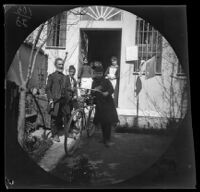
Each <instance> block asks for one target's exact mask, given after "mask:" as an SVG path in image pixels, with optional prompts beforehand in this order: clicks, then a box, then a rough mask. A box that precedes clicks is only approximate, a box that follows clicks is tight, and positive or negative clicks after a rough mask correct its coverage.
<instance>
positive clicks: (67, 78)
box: [66, 75, 77, 96]
mask: <svg viewBox="0 0 200 192" xmlns="http://www.w3.org/2000/svg"><path fill="white" fill-rule="evenodd" d="M73 80H74V87H75V90H74V91H72V89H71V83H70V77H69V75H67V76H66V82H67V85H69V87H68V88H67V91H68V92H69V93H70V94H71V96H74V95H77V81H76V79H75V78H73Z"/></svg>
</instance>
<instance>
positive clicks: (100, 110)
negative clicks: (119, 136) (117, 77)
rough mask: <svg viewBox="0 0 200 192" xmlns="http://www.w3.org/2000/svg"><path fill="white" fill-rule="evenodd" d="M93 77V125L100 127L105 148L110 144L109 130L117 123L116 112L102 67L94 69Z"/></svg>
mask: <svg viewBox="0 0 200 192" xmlns="http://www.w3.org/2000/svg"><path fill="white" fill-rule="evenodd" d="M93 75H94V80H93V83H92V89H95V90H96V91H94V92H93V93H92V94H93V95H94V96H95V103H96V111H95V116H94V124H95V125H98V126H100V127H101V129H102V134H103V143H104V144H105V146H106V147H109V146H110V145H111V144H112V143H111V128H112V126H113V125H114V124H116V123H117V122H119V120H118V115H117V110H116V108H115V104H114V100H113V98H112V94H113V92H114V89H113V86H112V84H111V82H110V81H109V80H108V79H105V78H104V77H103V68H102V67H97V68H95V70H94V72H93Z"/></svg>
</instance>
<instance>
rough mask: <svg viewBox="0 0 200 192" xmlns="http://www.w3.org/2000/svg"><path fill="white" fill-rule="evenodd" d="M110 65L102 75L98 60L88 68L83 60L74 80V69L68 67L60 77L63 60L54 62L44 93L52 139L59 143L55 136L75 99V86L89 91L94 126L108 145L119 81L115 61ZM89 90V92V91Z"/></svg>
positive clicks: (114, 58)
mask: <svg viewBox="0 0 200 192" xmlns="http://www.w3.org/2000/svg"><path fill="white" fill-rule="evenodd" d="M111 63H112V64H111V65H110V66H109V67H108V69H107V70H106V71H105V73H104V69H103V65H102V63H101V62H100V61H95V62H93V63H91V64H90V65H88V63H87V60H85V62H84V65H83V67H82V68H81V69H80V71H79V74H78V80H77V81H76V79H75V77H74V76H75V73H76V69H75V67H74V66H73V65H70V66H69V71H68V75H64V74H63V70H64V61H63V59H61V58H57V59H56V60H55V63H54V64H55V67H56V71H55V72H54V73H52V74H50V75H49V76H48V80H47V85H46V94H47V98H48V102H49V105H48V106H49V108H48V112H49V114H50V115H51V131H52V137H53V140H54V141H56V142H60V139H59V136H58V133H59V130H61V129H62V127H63V125H64V126H66V125H67V122H68V121H69V118H70V115H71V112H72V109H73V101H74V100H76V99H77V97H78V91H77V88H78V86H80V87H82V88H86V89H88V90H90V93H91V94H92V95H93V96H94V102H95V104H96V108H95V115H94V122H93V123H94V124H95V125H96V126H98V127H100V128H101V129H102V136H103V139H102V140H100V142H103V143H104V144H105V146H106V147H109V146H111V145H112V144H113V143H112V142H111V129H112V127H113V126H116V124H117V123H118V122H119V119H118V115H117V111H116V104H115V102H114V98H113V97H114V92H115V87H116V86H117V83H118V78H119V69H118V68H119V67H118V64H117V58H116V57H112V58H111ZM91 90H92V91H91Z"/></svg>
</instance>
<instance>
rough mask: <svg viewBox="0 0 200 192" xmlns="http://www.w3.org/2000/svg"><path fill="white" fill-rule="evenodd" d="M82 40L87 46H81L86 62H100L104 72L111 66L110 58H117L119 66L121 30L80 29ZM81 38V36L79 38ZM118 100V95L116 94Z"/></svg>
mask: <svg viewBox="0 0 200 192" xmlns="http://www.w3.org/2000/svg"><path fill="white" fill-rule="evenodd" d="M81 32H82V34H83V32H84V38H86V39H87V41H81V42H87V45H83V44H81V47H82V48H83V47H85V48H84V49H86V50H87V51H86V52H87V59H88V62H89V63H90V62H92V61H97V60H98V61H101V62H102V64H103V68H104V72H105V71H106V69H107V68H108V66H109V65H110V64H111V61H110V59H111V57H112V56H116V57H117V58H118V64H119V66H120V56H121V29H112V30H111V29H109V30H106V29H100V30H99V29H98V30H94V29H81ZM81 38H83V35H82V36H81ZM116 96H117V100H118V93H117V95H116Z"/></svg>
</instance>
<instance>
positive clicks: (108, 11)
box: [81, 6, 121, 21]
mask: <svg viewBox="0 0 200 192" xmlns="http://www.w3.org/2000/svg"><path fill="white" fill-rule="evenodd" d="M82 13H83V14H82V16H81V20H96V21H117V20H119V21H120V20H121V11H120V10H119V9H117V8H114V7H105V6H91V7H86V8H82Z"/></svg>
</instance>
